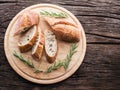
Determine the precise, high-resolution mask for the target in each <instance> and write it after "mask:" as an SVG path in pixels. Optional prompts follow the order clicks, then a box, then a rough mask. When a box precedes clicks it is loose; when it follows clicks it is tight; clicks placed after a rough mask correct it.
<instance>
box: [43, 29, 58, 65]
mask: <svg viewBox="0 0 120 90" xmlns="http://www.w3.org/2000/svg"><path fill="white" fill-rule="evenodd" d="M48 31H49V30H48ZM50 32H52V31H50ZM44 33H45V32H44ZM44 35H45V34H44ZM50 35H52V36H51V37H49V38H47V37H48V36H47V35H45V53H46V58H47V61H48V62H49V63H53V62H54V61H55V60H56V56H57V52H58V44H57V39H56V37H54V40H55V41H54V42H55V47H54V46H53V44H51V43H54V42H53V41H49V40H51V38H52V37H53V36H55V35H54V33H53V32H52V34H50ZM47 39H49V40H47ZM47 42H49V44H48V43H47ZM47 44H48V45H47ZM50 44H51V45H52V46H50ZM50 47H54V48H55V50H56V51H55V50H54V49H51V48H50ZM50 49H51V50H52V51H53V52H54V55H50V54H49V53H48V52H51V53H52V51H50ZM48 50H49V51H48Z"/></svg>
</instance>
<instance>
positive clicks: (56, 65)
mask: <svg viewBox="0 0 120 90" xmlns="http://www.w3.org/2000/svg"><path fill="white" fill-rule="evenodd" d="M77 47H78V46H77V44H76V43H75V44H72V45H71V48H70V51H69V54H68V55H67V57H66V58H65V59H64V61H63V62H62V61H59V62H55V63H54V64H53V65H52V66H50V67H48V68H47V70H46V71H42V70H40V69H38V68H36V67H35V66H34V64H33V62H31V61H30V60H26V59H24V57H23V56H22V55H21V54H20V55H19V54H18V53H17V52H16V51H14V52H13V55H14V56H15V57H16V58H18V59H19V60H20V61H22V62H24V63H25V64H27V65H28V66H29V67H31V68H33V69H34V73H40V72H44V73H50V72H52V71H54V70H56V69H58V68H60V67H62V66H63V67H64V69H65V70H66V69H67V68H68V66H69V63H70V61H71V59H72V56H73V55H74V54H75V53H76V52H77V51H76V48H77Z"/></svg>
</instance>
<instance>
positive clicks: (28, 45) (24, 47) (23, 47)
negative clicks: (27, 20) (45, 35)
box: [18, 26, 38, 53]
mask: <svg viewBox="0 0 120 90" xmlns="http://www.w3.org/2000/svg"><path fill="white" fill-rule="evenodd" d="M34 27H36V29H35V33H34V35H33V37H32V38H31V39H30V40H29V42H28V43H26V44H25V45H21V44H20V43H18V47H19V49H20V51H21V53H23V52H27V51H29V50H30V49H31V48H32V47H33V45H34V43H35V41H36V38H37V35H38V33H37V26H34Z"/></svg>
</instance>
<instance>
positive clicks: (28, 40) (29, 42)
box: [18, 26, 38, 53]
mask: <svg viewBox="0 0 120 90" xmlns="http://www.w3.org/2000/svg"><path fill="white" fill-rule="evenodd" d="M37 31H38V29H37V26H33V27H32V28H31V29H30V30H29V31H28V32H26V33H24V34H22V35H21V36H20V40H19V42H18V47H19V49H20V51H21V52H22V53H23V52H27V51H28V50H30V49H31V48H32V46H33V45H34V43H35V41H36V38H37Z"/></svg>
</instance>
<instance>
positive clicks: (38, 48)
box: [32, 28, 44, 60]
mask: <svg viewBox="0 0 120 90" xmlns="http://www.w3.org/2000/svg"><path fill="white" fill-rule="evenodd" d="M36 44H37V46H35V48H33V50H32V56H33V57H35V58H37V60H40V58H41V56H42V53H43V49H44V35H43V33H42V32H41V29H40V28H39V29H38V41H36ZM34 49H36V50H35V51H34Z"/></svg>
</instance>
